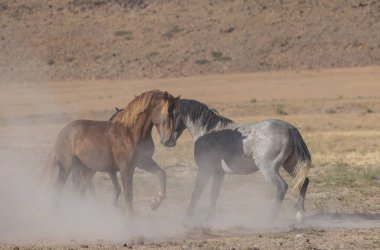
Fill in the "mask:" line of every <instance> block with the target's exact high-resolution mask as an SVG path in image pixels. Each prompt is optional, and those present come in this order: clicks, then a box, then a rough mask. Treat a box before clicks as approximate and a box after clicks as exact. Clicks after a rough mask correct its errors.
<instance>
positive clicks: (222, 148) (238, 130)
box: [174, 99, 311, 221]
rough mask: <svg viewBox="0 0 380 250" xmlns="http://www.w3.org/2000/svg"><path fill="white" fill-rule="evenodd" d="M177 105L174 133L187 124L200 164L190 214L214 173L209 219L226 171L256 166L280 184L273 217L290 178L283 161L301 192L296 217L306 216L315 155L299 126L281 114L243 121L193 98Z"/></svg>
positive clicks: (246, 170) (251, 169)
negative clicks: (283, 174)
mask: <svg viewBox="0 0 380 250" xmlns="http://www.w3.org/2000/svg"><path fill="white" fill-rule="evenodd" d="M179 106H180V108H179V114H178V116H177V118H176V122H175V134H174V136H175V139H178V138H179V136H180V135H181V134H182V132H183V131H184V129H186V128H187V129H188V130H189V131H190V133H191V135H192V136H193V139H194V141H195V146H194V157H195V161H196V163H197V165H198V167H199V170H198V173H197V177H196V183H195V187H194V190H193V193H192V196H191V201H190V205H189V207H188V209H187V213H186V215H187V219H189V218H191V217H192V215H193V213H194V210H195V207H196V204H197V202H198V200H199V198H200V196H201V193H202V191H203V189H204V187H205V186H206V184H207V182H208V180H209V179H210V178H211V177H213V181H212V187H211V207H210V210H209V213H208V219H212V217H213V216H214V214H215V210H216V202H217V199H218V196H219V193H220V189H221V185H222V182H223V178H224V175H225V174H226V173H227V174H250V173H253V172H256V171H257V170H260V171H261V173H262V174H263V175H264V178H265V179H266V180H267V181H268V182H270V183H272V184H273V185H275V186H276V189H277V195H276V199H275V204H274V207H273V210H272V218H276V217H277V215H278V212H279V209H280V206H281V203H282V201H283V199H284V196H285V193H286V192H287V190H288V184H287V183H286V182H285V181H284V180H283V178H282V177H281V176H280V175H279V168H280V167H281V166H283V167H284V169H285V170H286V172H287V173H288V174H289V175H291V176H292V177H293V178H294V179H293V182H294V183H293V191H294V192H296V193H297V194H298V195H299V197H298V201H297V204H296V208H297V220H298V221H302V218H303V213H304V201H305V194H306V190H307V187H308V184H309V179H308V178H307V174H308V170H309V168H310V166H311V155H310V152H309V150H308V148H307V146H306V144H305V142H304V141H303V139H302V137H301V135H300V133H299V131H298V130H297V128H295V127H294V126H293V125H291V124H289V123H287V122H285V121H281V120H265V121H262V122H258V123H253V124H246V125H239V124H236V123H235V122H233V121H232V120H230V119H228V118H225V117H223V116H221V115H219V114H218V113H217V112H216V111H215V110H213V109H209V108H208V107H207V105H205V104H203V103H200V102H198V101H195V100H186V99H181V100H179Z"/></svg>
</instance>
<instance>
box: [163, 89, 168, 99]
mask: <svg viewBox="0 0 380 250" xmlns="http://www.w3.org/2000/svg"><path fill="white" fill-rule="evenodd" d="M167 99H169V94H168V92H167V91H165V93H164V100H167Z"/></svg>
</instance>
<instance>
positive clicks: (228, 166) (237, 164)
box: [221, 156, 258, 175]
mask: <svg viewBox="0 0 380 250" xmlns="http://www.w3.org/2000/svg"><path fill="white" fill-rule="evenodd" d="M221 164H222V168H223V170H224V172H226V173H227V174H232V175H238V174H250V173H254V172H256V171H257V170H258V168H257V166H256V165H255V163H254V161H253V160H250V159H249V158H246V157H245V156H241V157H236V158H234V159H232V160H225V159H222V162H221Z"/></svg>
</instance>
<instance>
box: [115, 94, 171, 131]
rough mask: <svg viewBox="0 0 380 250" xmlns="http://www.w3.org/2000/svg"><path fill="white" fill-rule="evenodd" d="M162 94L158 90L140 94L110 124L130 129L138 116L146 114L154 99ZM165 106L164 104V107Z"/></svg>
mask: <svg viewBox="0 0 380 250" xmlns="http://www.w3.org/2000/svg"><path fill="white" fill-rule="evenodd" d="M163 95H164V92H162V91H160V90H151V91H147V92H144V93H142V94H141V95H139V96H136V97H135V99H133V100H132V101H131V102H130V103H128V105H127V107H126V108H124V109H123V111H120V112H119V113H117V114H116V115H115V117H114V118H112V120H111V121H112V122H120V123H122V124H123V125H124V126H127V127H132V126H134V125H135V124H136V122H137V120H138V119H139V117H140V115H141V114H142V113H144V112H147V110H148V109H149V108H151V103H152V100H153V99H155V98H159V97H162V96H163ZM164 106H166V103H165V105H164Z"/></svg>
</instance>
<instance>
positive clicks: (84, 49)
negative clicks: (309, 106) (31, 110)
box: [0, 0, 380, 82]
mask: <svg viewBox="0 0 380 250" xmlns="http://www.w3.org/2000/svg"><path fill="white" fill-rule="evenodd" d="M367 65H380V1H378V0H361V1H355V0H352V1H341V0H334V1H332V0H331V1H330V0H329V1H327V0H326V1H324V0H321V1H316V0H315V1H314V0H255V1H254V0H18V1H14V0H1V1H0V81H1V82H17V81H56V80H71V79H88V80H91V79H132V78H157V77H169V76H189V75H201V74H214V73H216V74H219V73H231V72H254V71H269V70H282V69H302V68H313V69H315V68H326V67H356V66H367Z"/></svg>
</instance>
